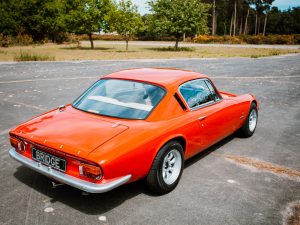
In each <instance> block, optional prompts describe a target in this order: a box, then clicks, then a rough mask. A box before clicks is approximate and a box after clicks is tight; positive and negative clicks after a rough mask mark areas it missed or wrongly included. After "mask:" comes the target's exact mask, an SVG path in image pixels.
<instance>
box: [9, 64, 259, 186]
mask: <svg viewBox="0 0 300 225" xmlns="http://www.w3.org/2000/svg"><path fill="white" fill-rule="evenodd" d="M197 78H207V79H209V78H208V77H207V76H205V75H202V74H199V73H195V72H190V71H183V70H173V69H132V70H125V71H120V72H116V73H113V74H110V75H106V76H104V77H103V78H101V79H128V80H136V81H144V82H149V83H153V84H156V85H159V86H162V87H163V88H165V89H166V91H167V94H166V95H165V97H164V98H163V99H162V101H161V102H160V103H159V104H158V106H157V107H156V108H155V109H154V110H153V112H152V113H151V114H150V116H149V117H148V118H147V119H145V120H126V119H119V118H112V117H105V116H100V115H95V114H91V113H87V112H83V111H80V110H77V109H75V108H73V107H72V106H71V105H67V106H66V108H65V110H63V111H59V110H57V109H54V110H52V111H50V112H47V113H45V114H43V115H40V116H38V117H36V118H34V119H31V120H29V121H27V122H25V123H23V124H21V125H20V126H18V127H16V128H14V129H12V130H11V132H10V135H11V136H16V137H19V138H22V139H24V140H26V141H27V142H28V143H29V145H27V148H28V149H27V150H26V151H25V153H23V154H24V155H25V156H27V157H28V158H31V151H30V146H31V144H33V145H38V146H40V147H42V148H43V149H44V150H45V151H49V152H51V153H53V154H56V155H58V156H61V157H67V171H66V172H67V173H68V174H70V175H72V176H77V177H80V176H79V175H78V164H79V162H80V161H87V162H90V163H94V164H97V165H100V166H101V169H102V172H103V179H101V180H99V181H93V180H91V181H92V182H97V183H105V182H108V181H111V180H114V179H116V178H118V177H121V176H124V175H127V174H131V175H132V177H131V180H130V182H132V181H135V180H137V179H140V178H143V177H145V176H146V175H147V174H148V171H149V169H150V167H151V165H152V162H153V159H154V157H155V155H156V154H157V152H158V151H159V149H160V148H161V147H162V146H163V145H164V144H165V143H167V142H168V141H170V140H171V139H174V138H176V139H178V140H180V142H181V143H182V144H184V154H185V159H187V158H190V157H191V156H193V155H195V154H197V153H198V152H200V151H202V150H204V149H206V148H208V147H209V146H211V145H213V144H215V143H216V142H218V141H220V140H221V139H223V138H225V137H226V136H228V135H230V134H232V133H233V132H235V131H236V130H237V129H238V128H240V127H241V126H242V124H243V123H244V121H245V119H246V117H247V115H248V111H249V108H250V104H251V102H252V101H256V103H257V104H258V102H257V100H256V99H255V97H254V96H252V95H249V94H246V95H241V96H236V95H234V94H230V93H225V92H219V94H220V95H221V96H222V98H223V99H222V100H221V101H219V102H216V103H215V104H213V105H210V106H207V107H203V108H200V109H197V110H193V111H190V110H189V109H188V106H187V105H186V108H187V109H186V110H183V109H182V107H181V106H180V104H179V103H178V101H177V100H176V99H175V97H174V94H175V93H178V86H179V85H181V84H182V83H184V82H186V81H189V80H192V79H197ZM180 96H181V95H179V97H180ZM180 98H181V97H180ZM183 103H184V104H186V103H185V102H184V101H183ZM201 116H206V119H205V120H203V121H200V120H199V119H198V118H199V117H201ZM117 122H120V124H119V125H118V126H116V127H113V126H112V125H114V124H116V123H117ZM82 179H85V180H89V179H88V178H82Z"/></svg>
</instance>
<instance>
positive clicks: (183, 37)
mask: <svg viewBox="0 0 300 225" xmlns="http://www.w3.org/2000/svg"><path fill="white" fill-rule="evenodd" d="M182 40H183V42H185V33H183V36H182Z"/></svg>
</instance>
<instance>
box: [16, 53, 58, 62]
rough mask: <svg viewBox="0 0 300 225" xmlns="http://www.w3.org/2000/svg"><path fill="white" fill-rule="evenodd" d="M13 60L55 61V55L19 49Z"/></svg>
mask: <svg viewBox="0 0 300 225" xmlns="http://www.w3.org/2000/svg"><path fill="white" fill-rule="evenodd" d="M15 61H55V57H54V56H49V55H37V54H33V53H30V52H22V51H21V52H20V54H19V55H17V56H15Z"/></svg>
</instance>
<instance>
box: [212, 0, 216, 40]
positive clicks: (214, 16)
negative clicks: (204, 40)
mask: <svg viewBox="0 0 300 225" xmlns="http://www.w3.org/2000/svg"><path fill="white" fill-rule="evenodd" d="M215 34H216V0H214V1H213V19H212V35H215Z"/></svg>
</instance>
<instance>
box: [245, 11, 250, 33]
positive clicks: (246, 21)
mask: <svg viewBox="0 0 300 225" xmlns="http://www.w3.org/2000/svg"><path fill="white" fill-rule="evenodd" d="M248 17H249V8H248V11H247V15H246V19H245V27H244V35H246V34H247V26H248Z"/></svg>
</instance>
